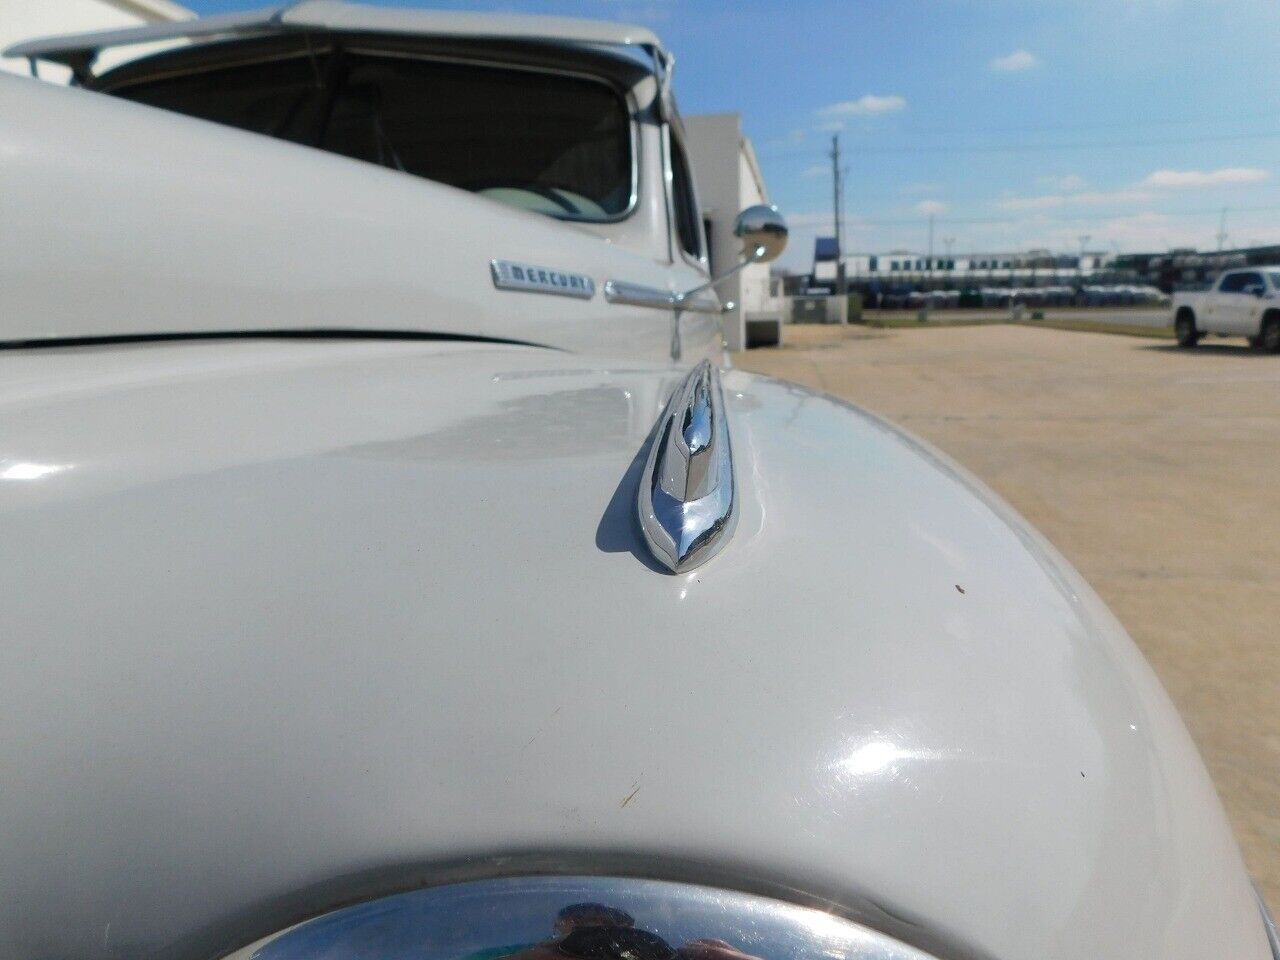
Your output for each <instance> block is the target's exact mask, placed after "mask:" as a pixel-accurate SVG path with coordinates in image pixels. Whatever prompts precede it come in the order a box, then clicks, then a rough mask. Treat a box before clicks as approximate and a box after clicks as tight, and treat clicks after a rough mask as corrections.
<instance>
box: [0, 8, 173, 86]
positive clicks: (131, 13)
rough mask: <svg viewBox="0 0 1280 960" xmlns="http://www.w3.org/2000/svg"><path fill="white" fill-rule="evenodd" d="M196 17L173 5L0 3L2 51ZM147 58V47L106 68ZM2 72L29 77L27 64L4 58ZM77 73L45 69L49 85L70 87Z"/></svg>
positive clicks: (0, 60)
mask: <svg viewBox="0 0 1280 960" xmlns="http://www.w3.org/2000/svg"><path fill="white" fill-rule="evenodd" d="M194 16H195V14H194V13H192V12H191V11H190V10H188V9H187V8H186V7H182V6H179V5H178V4H176V3H172V2H170V0H0V50H4V49H6V48H8V47H10V46H12V45H13V44H15V43H20V42H21V41H23V40H35V39H37V38H39V37H52V36H58V35H59V34H64V33H85V32H88V31H90V30H117V29H122V28H125V27H141V26H144V25H146V24H149V23H161V22H164V21H169V20H189V19H191V18H192V17H194ZM141 52H144V51H143V48H142V47H137V48H126V49H124V50H122V51H120V52H118V53H114V54H109V55H108V56H104V58H103V62H104V65H110V64H112V63H114V62H115V61H114V60H113V59H112V56H114V57H115V59H117V60H125V59H128V58H129V57H132V56H136V55H137V54H138V53H141ZM0 70H8V71H10V72H11V73H22V74H27V75H29V74H30V73H31V65H30V64H29V63H27V61H26V60H21V59H17V58H14V57H0ZM70 74H71V72H70V71H69V70H67V68H66V67H63V66H60V65H58V64H50V63H42V64H40V76H41V78H43V79H45V80H55V81H58V82H59V83H65V82H66V81H67V78H68V77H69V76H70Z"/></svg>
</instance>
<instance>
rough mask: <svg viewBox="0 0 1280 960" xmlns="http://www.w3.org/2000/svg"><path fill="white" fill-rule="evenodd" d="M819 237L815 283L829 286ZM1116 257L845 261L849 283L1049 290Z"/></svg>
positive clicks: (896, 253) (860, 256)
mask: <svg viewBox="0 0 1280 960" xmlns="http://www.w3.org/2000/svg"><path fill="white" fill-rule="evenodd" d="M823 239H825V238H819V241H818V243H817V244H816V245H815V256H814V264H813V279H814V282H815V283H822V284H832V283H834V282H835V279H836V262H835V260H834V259H833V258H832V257H831V256H829V255H828V252H829V250H830V249H831V244H829V243H828V244H826V245H824V244H823V242H822V241H823ZM1114 260H1115V257H1114V256H1113V255H1111V254H1110V253H1107V252H1106V251H1100V250H1094V251H1090V250H1086V251H1084V253H1083V255H1079V254H1053V253H1051V252H1050V251H1048V250H1024V251H1021V252H1017V253H1011V252H1008V251H1006V252H1003V253H999V252H996V253H958V254H945V255H942V256H939V255H938V254H937V253H936V252H935V253H934V254H933V255H932V256H931V255H930V254H928V253H922V252H920V251H915V250H890V251H888V252H887V253H855V254H849V255H847V256H846V257H845V258H844V262H845V275H846V277H847V278H848V281H849V283H850V284H858V285H865V284H868V283H871V282H872V281H878V282H879V284H880V285H881V286H894V285H907V284H925V285H939V284H941V285H957V286H981V285H983V284H992V285H997V286H1008V285H1010V284H1016V285H1027V286H1036V285H1044V286H1049V285H1053V284H1055V283H1058V282H1063V283H1070V282H1072V281H1073V280H1079V279H1088V278H1090V277H1093V276H1095V275H1096V274H1099V273H1104V272H1106V271H1109V270H1111V269H1112V268H1113V264H1114Z"/></svg>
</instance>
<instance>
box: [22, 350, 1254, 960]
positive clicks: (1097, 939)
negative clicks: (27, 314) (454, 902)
mask: <svg viewBox="0 0 1280 960" xmlns="http://www.w3.org/2000/svg"><path fill="white" fill-rule="evenodd" d="M2 363H3V368H4V375H3V376H2V377H0V436H2V437H3V438H4V441H3V448H2V449H0V458H3V463H0V498H2V499H0V558H2V559H3V568H4V570H5V574H6V576H5V584H6V603H5V609H4V623H5V636H6V640H5V643H4V644H3V645H2V646H0V703H2V704H3V705H4V707H3V711H4V712H3V723H2V724H0V770H2V771H3V776H2V777H0V784H2V786H0V822H3V823H4V824H5V829H4V830H3V832H0V863H3V864H4V869H3V872H2V874H0V892H2V893H3V896H0V953H3V954H4V955H5V956H13V957H19V956H22V957H25V956H37V955H39V956H76V957H81V958H105V957H120V956H130V957H132V956H142V955H153V954H154V955H157V956H163V957H174V958H178V957H193V958H194V957H203V958H208V957H210V956H216V955H218V952H219V951H220V950H222V949H229V948H232V947H235V946H238V945H241V944H243V943H245V942H248V941H250V940H252V939H254V938H255V937H257V936H261V935H264V934H266V933H269V932H271V931H272V930H273V929H277V928H279V927H282V926H284V925H285V924H287V923H290V922H294V921H296V920H298V919H301V918H304V917H306V916H309V915H313V914H315V913H317V912H319V911H322V910H325V909H328V908H331V907H333V906H335V905H337V904H342V903H349V902H352V901H353V900H356V899H359V898H362V897H366V896H373V895H377V894H379V893H386V892H389V891H392V890H398V889H404V888H406V887H410V886H415V885H419V884H422V883H431V882H439V881H440V880H442V879H450V878H457V877H459V876H470V877H473V876H486V875H488V876H491V875H502V874H510V873H520V872H524V871H534V872H537V871H542V870H548V869H550V870H557V871H564V870H575V871H578V872H598V873H639V874H644V875H647V876H652V877H657V878H660V879H686V880H695V881H699V882H707V883H718V884H720V885H725V886H737V887H740V888H744V889H753V890H766V891H770V892H773V893H775V894H777V895H783V896H787V897H790V898H793V899H797V898H806V899H817V900H829V901H831V902H832V903H834V904H835V905H837V907H838V908H839V909H840V910H842V911H843V912H846V913H849V914H851V915H853V916H855V917H858V918H860V919H862V920H864V921H865V922H867V923H870V924H872V925H874V926H877V927H880V928H882V929H884V930H886V931H887V932H890V933H892V934H893V935H895V936H899V937H901V938H903V939H906V940H910V941H911V942H914V943H917V944H920V945H922V946H926V947H930V948H932V949H934V950H935V952H937V953H938V954H939V955H940V956H944V957H953V956H986V957H1006V958H1014V957H1037V958H1058V960H1086V958H1087V960H1098V958H1121V957H1124V958H1132V957H1138V956H1141V957H1161V958H1163V960H1170V958H1186V960H1190V958H1193V957H1197V958H1202V957H1205V956H1231V957H1259V958H1261V957H1265V956H1266V955H1267V953H1266V950H1267V948H1266V944H1265V941H1264V940H1263V939H1262V931H1261V925H1260V922H1259V919H1258V916H1257V914H1256V910H1255V909H1254V906H1253V901H1252V899H1251V893H1250V891H1249V888H1248V883H1247V880H1246V878H1245V875H1244V872H1243V868H1242V866H1241V863H1240V859H1239V856H1238V853H1237V851H1236V848H1235V845H1234V843H1233V841H1232V839H1231V836H1230V833H1229V831H1228V828H1227V826H1226V824H1225V821H1224V818H1223V815H1222V812H1221V809H1220V807H1219V805H1218V802H1217V799H1216V797H1215V795H1214V793H1213V790H1212V787H1211V785H1210V784H1209V782H1208V780H1207V777H1206V775H1205V772H1204V769H1203V767H1202V765H1201V763H1200V761H1199V759H1198V758H1197V756H1196V754H1195V751H1194V749H1193V748H1192V746H1191V744H1190V742H1189V741H1188V739H1187V736H1186V733H1185V731H1184V730H1183V728H1182V726H1181V724H1180V722H1179V721H1178V719H1177V717H1176V716H1175V714H1174V713H1173V711H1172V709H1171V708H1170V705H1169V703H1168V701H1167V699H1166V698H1165V696H1164V694H1163V692H1162V691H1161V689H1160V687H1159V685H1158V683H1157V682H1156V681H1155V679H1154V678H1153V676H1152V674H1151V673H1150V671H1149V669H1148V668H1147V666H1146V665H1145V663H1144V662H1143V661H1142V659H1141V657H1140V656H1139V654H1138V653H1137V652H1136V650H1135V649H1134V647H1133V645H1132V644H1131V642H1130V641H1129V640H1128V638H1127V637H1126V636H1125V634H1124V633H1123V631H1122V630H1121V628H1120V627H1119V626H1118V625H1117V624H1116V623H1115V622H1114V620H1113V619H1112V618H1111V617H1110V616H1109V615H1108V613H1107V612H1106V610H1105V609H1104V608H1103V607H1102V605H1101V604H1100V603H1099V602H1098V601H1097V599H1096V598H1095V597H1094V596H1093V594H1092V593H1091V592H1090V591H1089V590H1088V589H1087V587H1085V586H1084V585H1083V584H1082V583H1081V582H1080V580H1079V578H1078V577H1077V576H1076V575H1075V574H1074V573H1073V572H1072V571H1071V570H1070V569H1069V568H1068V567H1067V566H1066V565H1065V564H1064V563H1063V561H1062V560H1061V559H1060V558H1058V557H1057V556H1056V554H1054V552H1053V551H1052V550H1051V549H1050V548H1049V547H1047V546H1046V545H1045V544H1044V543H1043V542H1042V541H1041V540H1040V539H1039V538H1038V537H1037V536H1036V535H1035V534H1033V533H1031V532H1030V531H1029V530H1028V529H1027V528H1026V527H1025V526H1024V525H1023V524H1022V523H1021V522H1020V521H1019V520H1018V519H1017V518H1016V517H1014V516H1013V515H1012V514H1011V513H1010V512H1009V510H1008V509H1007V508H1006V507H1004V506H1002V505H1001V504H1000V503H999V502H998V501H996V500H994V499H993V498H992V497H991V495H990V494H988V493H986V492H985V491H984V490H982V489H981V488H980V487H979V486H978V485H977V484H976V483H975V482H974V481H973V480H972V479H970V478H969V477H967V476H966V475H965V474H963V473H962V472H961V471H959V470H957V468H955V467H954V466H953V465H951V464H950V463H948V462H947V461H946V460H945V459H943V458H942V457H940V456H939V455H938V454H937V453H935V452H934V451H932V450H931V449H929V448H928V447H926V446H924V445H922V444H921V443H919V442H918V441H916V440H914V439H912V438H910V437H908V436H905V435H904V434H902V433H900V432H898V431H896V430H895V429H893V428H891V427H889V426H887V425H886V424H884V423H883V422H881V421H879V420H878V419H876V418H874V417H872V416H870V415H868V414H866V413H864V412H861V411H859V410H857V409H854V408H851V407H849V406H846V405H844V404H842V403H839V402H837V401H835V400H832V399H830V398H826V397H823V396H819V395H815V394H813V393H810V392H807V391H805V390H802V389H800V388H797V387H793V386H789V385H786V384H782V383H778V382H774V381H769V380H765V379H761V378H758V377H753V376H750V375H747V374H744V373H740V372H729V373H727V374H726V375H725V378H724V385H725V393H726V397H727V404H728V418H729V426H730V429H731V433H732V440H733V447H734V451H735V456H736V470H737V474H738V483H739V490H740V494H741V498H742V502H741V512H740V519H739V522H738V527H737V530H736V532H735V534H734V536H733V538H732V540H731V541H730V542H729V543H728V544H727V546H726V547H725V548H724V550H723V551H722V552H721V553H720V555H719V556H717V557H716V558H715V559H713V560H711V561H710V562H709V563H707V564H706V565H705V566H703V567H700V568H698V569H696V570H694V571H692V572H690V573H687V574H683V575H679V576H673V575H669V574H667V573H665V572H663V571H662V570H661V569H660V568H658V566H657V565H656V564H655V563H653V562H652V561H651V560H650V559H649V557H648V555H647V553H646V552H645V548H644V544H643V540H642V539H641V537H640V534H639V532H638V530H637V528H636V524H635V522H634V519H633V518H634V506H633V505H634V498H635V484H636V475H637V471H638V469H639V467H640V463H641V460H640V456H639V455H640V454H641V452H642V451H643V449H644V447H645V443H646V438H647V436H648V434H649V431H650V429H651V427H652V425H653V423H654V421H655V418H656V417H657V415H658V412H659V410H660V408H661V405H662V403H663V401H664V400H665V399H666V396H667V393H668V392H669V390H670V389H671V388H672V386H673V385H674V384H675V383H676V381H677V379H678V377H679V374H678V372H676V371H673V370H671V369H667V368H658V367H652V368H646V367H639V366H636V365H634V364H628V363H625V362H623V363H619V364H614V365H609V364H605V363H601V362H600V361H598V360H590V359H584V358H577V357H572V356H567V355H562V354H557V353H554V352H550V351H541V350H534V349H522V348H498V347H493V346H482V345H462V344H452V345H449V344H420V343H419V344H403V343H334V342H304V343H298V342H278V343H272V342H252V343H245V342H227V343H221V344H219V343H203V344H181V345H147V346H135V347H131V348H128V349H119V348H116V349H112V350H108V349H105V348H97V349H92V350H53V351H51V350H43V351H28V352H19V353H15V352H12V351H10V352H8V353H6V354H4V355H3V358H2Z"/></svg>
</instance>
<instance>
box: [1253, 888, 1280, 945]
mask: <svg viewBox="0 0 1280 960" xmlns="http://www.w3.org/2000/svg"><path fill="white" fill-rule="evenodd" d="M1253 895H1254V896H1255V897H1257V898H1258V909H1259V910H1261V911H1262V928H1263V929H1264V930H1265V931H1266V932H1267V945H1268V946H1269V947H1271V956H1272V957H1274V958H1275V960H1280V931H1277V930H1276V921H1275V919H1274V918H1273V917H1272V916H1271V911H1270V910H1269V909H1268V908H1267V901H1266V900H1265V899H1264V898H1263V896H1262V888H1261V887H1259V886H1258V885H1257V884H1256V883H1255V884H1254V885H1253Z"/></svg>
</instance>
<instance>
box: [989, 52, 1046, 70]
mask: <svg viewBox="0 0 1280 960" xmlns="http://www.w3.org/2000/svg"><path fill="white" fill-rule="evenodd" d="M1039 65H1040V61H1039V60H1037V59H1036V57H1035V54H1033V53H1031V52H1030V51H1028V50H1015V51H1013V53H1008V54H1005V55H1004V56H1003V57H996V58H995V59H994V60H992V61H991V62H990V63H989V64H987V66H988V67H989V68H990V69H991V70H993V71H995V72H996V73H1020V72H1021V71H1023V70H1030V69H1031V68H1032V67H1036V66H1039Z"/></svg>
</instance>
